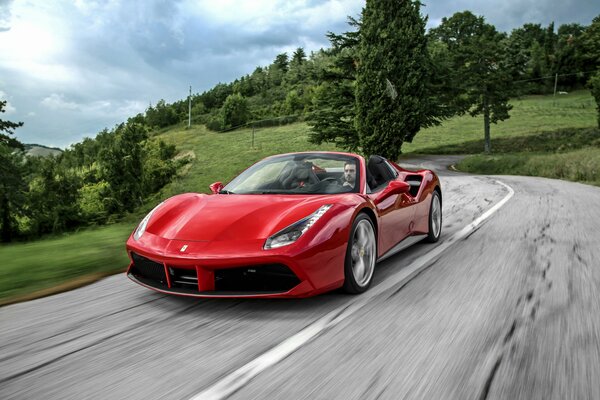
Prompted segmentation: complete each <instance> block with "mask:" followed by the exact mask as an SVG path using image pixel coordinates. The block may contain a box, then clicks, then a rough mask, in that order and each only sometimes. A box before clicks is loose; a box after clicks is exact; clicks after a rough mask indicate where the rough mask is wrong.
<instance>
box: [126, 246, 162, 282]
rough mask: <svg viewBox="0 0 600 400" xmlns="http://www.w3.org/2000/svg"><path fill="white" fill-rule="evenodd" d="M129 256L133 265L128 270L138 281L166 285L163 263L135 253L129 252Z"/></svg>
mask: <svg viewBox="0 0 600 400" xmlns="http://www.w3.org/2000/svg"><path fill="white" fill-rule="evenodd" d="M131 258H132V259H133V265H132V266H131V269H130V271H129V272H130V273H131V274H132V275H133V276H134V277H136V278H137V279H138V280H139V281H140V282H142V283H145V284H147V285H150V286H160V287H165V288H166V287H168V285H167V277H166V275H165V267H164V265H163V264H161V263H157V262H156V261H152V260H150V259H148V258H146V257H142V256H140V255H139V254H136V253H131Z"/></svg>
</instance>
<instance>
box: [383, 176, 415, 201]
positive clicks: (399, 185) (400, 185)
mask: <svg viewBox="0 0 600 400" xmlns="http://www.w3.org/2000/svg"><path fill="white" fill-rule="evenodd" d="M409 190H410V185H409V184H408V183H406V182H403V181H390V182H389V183H388V185H387V186H386V187H385V189H383V191H382V192H381V194H380V195H379V197H377V200H376V203H381V202H382V201H383V200H385V199H387V198H388V197H390V196H393V195H395V194H402V193H408V191H409Z"/></svg>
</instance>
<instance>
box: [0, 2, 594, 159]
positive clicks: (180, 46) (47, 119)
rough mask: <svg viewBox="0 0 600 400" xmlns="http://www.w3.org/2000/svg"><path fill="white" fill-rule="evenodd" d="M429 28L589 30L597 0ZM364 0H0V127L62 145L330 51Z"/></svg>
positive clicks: (480, 8) (525, 5)
mask: <svg viewBox="0 0 600 400" xmlns="http://www.w3.org/2000/svg"><path fill="white" fill-rule="evenodd" d="M424 2H425V4H426V5H425V7H424V8H423V13H424V14H427V15H428V16H429V23H428V27H433V26H436V25H437V24H439V22H440V20H441V18H442V17H445V16H451V15H452V14H453V13H454V12H457V11H463V10H471V11H472V12H474V13H475V14H478V15H483V16H484V17H485V18H486V20H487V21H488V22H490V23H492V24H494V25H495V26H496V27H497V28H498V29H499V30H503V31H510V30H511V29H513V28H515V27H519V26H521V25H523V24H524V23H526V22H533V23H541V24H543V25H547V24H548V23H550V22H551V21H554V22H555V24H556V26H558V25H560V24H562V23H569V22H577V23H580V24H584V25H588V24H590V23H591V21H592V19H593V17H594V16H596V15H598V14H600V1H598V0H487V1H482V0H430V1H427V0H425V1H424ZM364 4H365V1H364V0H218V1H216V0H195V1H194V0H105V1H101V0H89V1H88V0H71V1H67V0H53V1H44V0H37V1H34V0H0V99H2V100H7V101H8V105H7V107H6V113H4V114H1V115H0V118H2V119H8V120H11V121H23V122H25V125H24V126H23V127H22V128H19V129H17V131H16V136H17V138H18V139H19V140H21V141H22V142H25V143H39V144H44V145H47V146H58V147H62V148H64V147H66V146H68V145H70V144H72V143H75V142H78V141H80V140H81V139H82V138H83V137H85V136H89V137H93V136H95V134H96V133H97V132H99V131H100V130H102V129H103V128H105V127H109V128H110V127H112V126H114V125H115V124H116V123H119V122H122V121H124V120H126V119H127V118H128V117H130V116H133V115H135V114H137V113H138V112H143V111H144V110H145V109H146V107H147V106H148V104H149V103H152V104H155V103H156V102H157V101H158V100H160V99H165V100H166V101H167V102H172V101H175V100H179V99H182V98H185V97H186V95H187V91H188V88H189V85H192V90H193V91H194V92H202V91H204V90H207V89H210V88H211V87H213V86H214V85H215V84H216V83H218V82H230V81H232V80H234V79H236V78H238V77H240V76H242V75H245V74H248V73H251V72H252V71H253V70H254V68H256V66H265V65H268V64H269V63H270V62H271V61H272V60H273V59H274V58H275V56H276V55H277V54H279V53H281V52H284V51H287V52H288V53H289V54H291V52H292V51H293V50H294V49H295V48H297V47H304V49H305V50H306V51H307V53H310V51H313V50H318V49H319V48H321V47H328V42H327V39H326V37H325V33H326V32H327V31H333V32H343V31H345V30H346V28H347V25H346V16H348V15H351V16H358V15H359V13H360V11H361V9H362V7H363V6H364Z"/></svg>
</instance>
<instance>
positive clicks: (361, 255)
mask: <svg viewBox="0 0 600 400" xmlns="http://www.w3.org/2000/svg"><path fill="white" fill-rule="evenodd" d="M376 260H377V244H376V242H375V230H374V229H373V223H372V222H371V220H370V219H369V217H367V216H366V215H365V214H359V215H358V217H356V219H355V220H354V223H353V224H352V231H351V233H350V240H349V241H348V248H347V250H346V261H345V263H344V290H345V291H346V292H348V293H362V292H364V291H365V290H367V289H368V288H369V286H370V285H371V281H372V280H373V271H374V270H375V261H376Z"/></svg>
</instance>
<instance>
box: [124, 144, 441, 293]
mask: <svg viewBox="0 0 600 400" xmlns="http://www.w3.org/2000/svg"><path fill="white" fill-rule="evenodd" d="M294 154H305V153H294ZM311 154H317V155H319V154H325V155H327V154H332V155H345V156H351V157H354V158H355V159H356V160H358V166H359V178H360V179H359V189H358V192H357V193H340V194H310V195H299V194H292V195H289V194H210V195H207V194H198V193H186V194H181V195H177V196H174V197H172V198H170V199H168V200H166V201H165V202H164V204H162V205H161V206H160V207H159V208H158V209H157V210H156V211H155V212H154V214H152V216H151V218H150V219H149V222H148V224H147V228H146V231H145V233H144V234H143V235H142V236H141V237H140V238H139V240H135V239H134V237H133V233H132V235H131V236H130V237H129V239H128V240H127V245H126V247H127V252H128V254H129V256H130V260H131V263H130V265H129V268H128V270H127V274H128V276H129V277H130V278H131V279H132V280H134V281H135V282H136V283H139V284H141V285H143V286H146V287H148V288H151V289H154V290H157V291H159V292H163V293H170V294H176V295H182V296H193V297H256V298H262V297H306V296H312V295H316V294H319V293H323V292H326V291H329V290H332V289H335V288H339V287H341V286H342V285H343V283H344V261H345V257H346V250H347V246H348V240H349V236H350V230H351V227H352V223H353V221H354V219H355V218H356V216H357V215H358V214H359V213H361V212H364V213H367V214H368V215H369V216H370V217H371V219H372V220H373V221H372V222H373V223H374V225H375V227H376V233H377V255H378V257H379V258H381V257H382V256H384V255H385V254H386V253H387V252H388V251H390V250H391V249H392V248H393V247H394V246H395V245H396V244H398V243H399V242H400V241H402V240H403V239H405V238H406V237H408V236H410V235H415V234H427V232H428V230H429V225H428V215H429V207H430V203H431V197H432V192H433V191H434V190H440V194H441V188H440V183H439V179H438V177H437V176H436V174H435V173H433V172H432V171H430V170H420V171H409V170H405V169H403V168H401V167H400V166H398V165H397V164H395V163H392V162H389V165H390V166H392V167H393V168H394V169H395V170H396V171H395V173H396V174H397V177H396V178H395V179H394V180H392V181H390V182H389V183H388V185H387V186H385V187H383V188H380V189H379V190H378V191H376V192H374V193H367V181H366V177H367V171H366V168H367V166H366V163H365V160H364V159H363V157H361V156H358V155H354V154H348V153H335V152H311ZM274 157H275V156H274ZM323 171H324V170H323ZM411 177H412V179H415V177H417V179H421V180H422V181H421V184H420V186H419V187H418V192H413V194H414V196H413V195H411V194H410V193H408V192H407V190H408V185H407V184H406V183H405V180H409V181H410V179H411ZM419 177H420V178H419ZM211 186H212V185H211ZM216 187H218V188H219V189H218V190H221V189H222V185H216ZM415 189H416V187H415ZM399 191H400V192H404V193H399V194H398V192H399ZM325 204H331V205H332V207H331V208H330V209H329V210H328V211H327V212H325V214H324V215H323V216H322V217H321V218H320V219H318V220H317V221H316V223H315V224H314V225H313V226H311V227H310V228H309V229H308V230H307V231H306V232H305V233H304V234H303V235H302V236H300V238H299V239H298V240H297V241H296V242H294V243H292V244H290V245H286V246H283V247H279V248H274V249H268V250H267V249H264V245H265V241H266V240H267V238H269V237H270V236H271V235H273V234H275V233H277V232H279V231H280V230H282V229H284V228H286V227H288V226H289V225H290V224H293V223H294V222H296V221H298V220H301V219H302V218H304V217H306V216H308V215H310V214H311V213H313V212H315V211H316V210H317V209H319V207H321V206H322V205H325ZM132 253H135V254H137V255H138V259H139V256H141V257H144V258H146V259H148V260H149V262H150V265H151V266H150V267H148V268H154V271H155V272H154V273H155V274H159V275H160V276H162V272H161V271H160V268H161V266H162V268H164V277H165V278H166V279H165V280H164V281H161V282H158V281H156V282H151V281H150V280H143V279H139V276H138V275H136V274H135V273H136V271H138V270H136V269H133V270H132V268H134V264H135V263H134V256H133V255H132ZM140 263H141V265H144V268H146V267H145V266H146V263H148V261H146V260H142V261H140ZM265 265H283V266H285V267H287V268H288V269H289V270H290V271H291V272H292V273H293V275H295V276H296V277H297V281H298V282H297V284H294V285H293V287H291V288H289V289H287V288H286V289H285V290H283V291H282V290H275V291H260V290H259V291H257V290H250V291H247V292H244V291H240V290H236V291H223V290H216V283H215V282H216V281H217V278H218V275H219V274H226V273H227V271H225V270H230V271H244V272H243V273H242V275H243V274H246V275H248V274H250V275H252V274H253V272H252V271H256V270H259V271H260V268H263V267H264V266H265ZM238 268H242V269H238ZM277 268H279V267H277ZM182 271H183V272H182ZM187 272H189V274H190V275H192V278H190V279H192V281H190V282H195V281H194V280H193V276H194V275H195V277H196V278H197V287H195V286H194V285H195V284H190V283H187V284H186V285H187V286H185V285H184V286H185V290H184V289H178V288H176V287H175V286H176V285H177V283H175V282H176V281H177V279H178V276H184V277H185V276H186V275H185V274H186V273H187ZM236 273H237V272H236ZM178 274H179V275H178ZM246 275H244V276H246ZM161 279H162V278H161ZM186 279H187V278H186ZM236 279H237V278H236Z"/></svg>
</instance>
